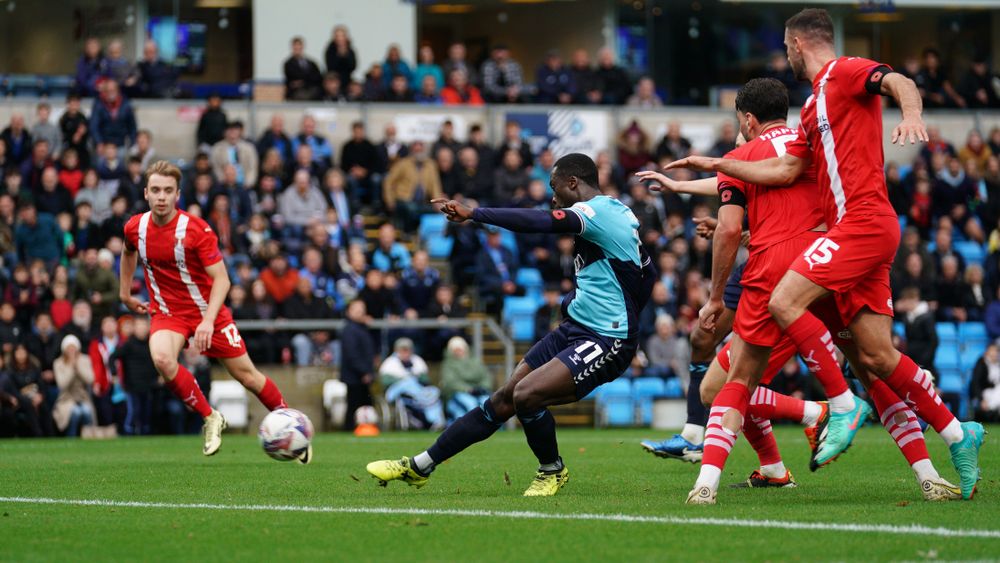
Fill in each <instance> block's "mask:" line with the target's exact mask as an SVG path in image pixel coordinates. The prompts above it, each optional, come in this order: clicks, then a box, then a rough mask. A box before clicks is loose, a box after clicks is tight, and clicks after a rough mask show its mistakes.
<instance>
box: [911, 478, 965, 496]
mask: <svg viewBox="0 0 1000 563" xmlns="http://www.w3.org/2000/svg"><path fill="white" fill-rule="evenodd" d="M920 492H922V493H923V494H924V500H932V501H936V500H960V499H961V498H962V489H960V488H958V487H956V486H955V485H952V484H951V483H949V482H948V481H945V480H944V479H942V478H940V477H938V478H937V479H924V480H923V482H922V483H920Z"/></svg>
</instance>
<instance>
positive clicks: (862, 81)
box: [788, 57, 896, 227]
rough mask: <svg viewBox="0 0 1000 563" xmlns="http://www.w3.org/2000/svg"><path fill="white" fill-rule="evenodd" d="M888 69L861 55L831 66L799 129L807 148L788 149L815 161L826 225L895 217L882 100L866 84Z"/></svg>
mask: <svg viewBox="0 0 1000 563" xmlns="http://www.w3.org/2000/svg"><path fill="white" fill-rule="evenodd" d="M887 70H889V69H888V67H886V66H885V65H883V64H882V63H878V62H875V61H871V60H868V59H862V58H858V57H841V58H839V59H833V60H831V61H830V62H828V63H827V64H826V65H825V66H824V67H823V69H822V70H820V72H819V74H817V75H816V79H815V80H814V81H813V95H812V96H810V97H809V99H808V100H806V103H805V105H804V106H802V121H801V124H800V125H799V127H800V128H801V130H802V132H803V135H802V136H803V138H805V139H806V141H807V143H808V146H806V145H804V144H800V145H793V144H789V145H788V152H789V154H793V155H795V156H797V157H799V158H808V157H809V156H811V157H812V164H813V166H815V168H816V175H817V177H818V179H819V187H820V193H821V194H822V206H823V214H824V216H825V217H826V224H827V225H828V226H830V227H833V226H834V225H836V224H837V223H840V222H841V221H842V220H843V219H844V216H845V215H851V216H856V215H891V216H893V217H895V215H896V213H895V212H894V211H893V209H892V204H890V203H889V195H888V191H887V189H886V185H885V171H884V162H885V155H884V154H883V152H882V100H881V97H880V96H879V95H877V94H872V93H871V92H870V91H869V90H868V89H867V88H866V87H865V85H866V84H867V83H868V82H869V81H871V80H875V81H879V82H881V78H882V76H881V73H882V72H884V71H887Z"/></svg>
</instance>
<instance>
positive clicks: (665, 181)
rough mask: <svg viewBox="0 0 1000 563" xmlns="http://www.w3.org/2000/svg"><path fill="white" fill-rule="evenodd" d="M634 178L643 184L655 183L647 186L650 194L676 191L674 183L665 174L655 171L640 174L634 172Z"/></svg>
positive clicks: (643, 171)
mask: <svg viewBox="0 0 1000 563" xmlns="http://www.w3.org/2000/svg"><path fill="white" fill-rule="evenodd" d="M635 177H636V178H638V179H640V180H642V181H643V182H647V181H651V182H655V183H653V184H650V186H649V191H651V192H672V191H676V189H677V182H676V181H674V180H671V179H670V178H668V177H667V176H666V175H665V174H662V173H660V172H657V171H656V170H642V171H640V172H636V173H635Z"/></svg>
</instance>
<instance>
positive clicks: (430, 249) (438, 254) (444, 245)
mask: <svg viewBox="0 0 1000 563" xmlns="http://www.w3.org/2000/svg"><path fill="white" fill-rule="evenodd" d="M454 245H455V239H453V238H450V237H446V236H440V235H438V236H432V237H431V238H429V239H427V254H428V255H430V257H431V258H447V257H449V256H451V247H452V246H454Z"/></svg>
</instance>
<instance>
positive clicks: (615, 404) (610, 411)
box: [595, 377, 635, 426]
mask: <svg viewBox="0 0 1000 563" xmlns="http://www.w3.org/2000/svg"><path fill="white" fill-rule="evenodd" d="M595 398H596V401H597V413H598V421H599V422H600V423H602V424H603V425H605V426H632V425H633V424H635V403H634V401H633V400H632V382H631V381H629V379H628V378H626V377H620V378H618V379H616V380H614V381H611V382H609V383H605V384H604V385H602V386H601V387H599V388H598V389H597V394H596V395H595Z"/></svg>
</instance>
